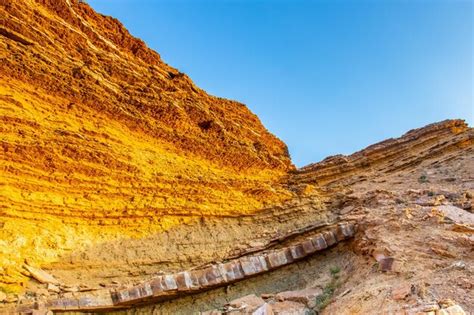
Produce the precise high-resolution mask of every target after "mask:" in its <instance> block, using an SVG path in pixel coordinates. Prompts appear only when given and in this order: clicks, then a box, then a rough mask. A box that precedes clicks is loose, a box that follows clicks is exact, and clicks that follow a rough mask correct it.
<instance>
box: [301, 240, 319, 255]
mask: <svg viewBox="0 0 474 315" xmlns="http://www.w3.org/2000/svg"><path fill="white" fill-rule="evenodd" d="M301 246H302V247H303V250H304V252H305V253H306V254H308V255H309V254H312V253H315V252H316V251H317V249H316V247H315V246H314V245H313V242H312V241H311V240H310V239H309V240H306V241H304V242H302V243H301Z"/></svg>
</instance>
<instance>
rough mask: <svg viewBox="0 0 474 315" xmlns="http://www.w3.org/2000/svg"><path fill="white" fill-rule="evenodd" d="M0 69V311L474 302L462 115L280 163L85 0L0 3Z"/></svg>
mask: <svg viewBox="0 0 474 315" xmlns="http://www.w3.org/2000/svg"><path fill="white" fill-rule="evenodd" d="M0 59H1V62H0V73H1V76H0V146H1V147H0V313H6V312H9V313H18V312H23V313H26V314H33V313H34V314H50V313H48V311H67V310H70V311H87V310H89V311H91V310H92V311H94V310H100V311H104V310H109V311H112V310H117V311H121V310H123V309H132V311H131V312H134V311H137V312H139V313H143V314H148V313H160V312H161V313H165V314H166V313H172V314H175V313H189V312H195V311H205V310H212V309H218V310H216V311H215V312H230V311H232V310H235V309H236V308H237V309H239V310H240V311H242V312H247V313H251V312H254V311H258V312H260V313H259V314H273V313H271V312H274V313H275V314H282V313H283V314H284V312H285V311H287V312H293V313H294V314H300V313H301V314H304V313H305V312H307V311H316V312H320V313H321V312H322V313H324V312H326V313H327V314H378V312H380V311H385V312H392V311H393V312H400V314H412V313H413V314H415V313H417V312H418V313H420V312H425V311H426V312H431V311H432V312H438V313H439V314H448V313H446V312H448V310H450V311H452V310H453V309H455V310H456V311H458V313H456V314H462V313H460V312H462V309H464V310H467V311H468V312H469V311H471V310H472V311H474V298H473V297H472V294H470V293H469V292H471V293H472V283H473V282H474V281H473V279H472V274H473V272H474V270H473V269H472V268H473V266H474V258H473V255H472V253H473V252H472V248H474V240H473V237H474V236H473V232H474V215H473V214H472V211H473V210H472V209H473V189H474V131H473V129H472V128H469V127H468V126H467V124H466V123H465V122H464V121H462V120H446V121H443V122H440V123H435V124H432V125H428V126H426V127H424V128H420V129H415V130H412V131H409V132H408V133H406V134H405V135H403V136H402V137H400V138H398V139H389V140H386V141H383V142H381V143H378V144H375V145H373V146H370V147H368V148H366V149H364V150H362V151H359V152H357V153H354V154H353V155H350V156H334V157H329V158H327V159H325V160H323V161H321V162H319V163H316V164H311V165H309V166H307V167H304V168H301V169H296V168H295V167H294V166H293V165H292V163H291V160H290V157H289V155H288V150H287V147H286V145H285V144H284V143H283V142H282V141H280V140H279V139H278V138H276V137H275V136H274V135H272V134H270V133H269V132H268V131H267V130H266V129H265V127H264V126H263V125H262V124H261V122H260V121H259V119H258V117H256V116H255V115H254V114H253V113H251V112H250V111H249V110H248V108H247V107H246V106H245V105H243V104H240V103H238V102H235V101H230V100H226V99H222V98H218V97H214V96H211V95H208V94H207V93H206V92H204V91H203V90H201V89H199V88H198V87H196V86H195V85H194V84H193V82H192V81H191V80H190V79H189V78H188V77H187V76H186V75H185V74H183V73H181V72H179V71H178V70H176V69H174V68H172V67H170V66H168V65H167V64H165V63H164V62H163V61H162V60H161V58H160V56H159V55H158V54H157V53H156V52H154V51H153V50H151V49H149V48H148V47H147V46H146V45H145V43H144V42H143V41H141V40H139V39H137V38H134V37H133V36H131V35H130V34H129V33H128V31H127V30H126V29H125V28H124V27H123V26H122V24H121V23H120V22H119V21H117V20H116V19H114V18H111V17H107V16H103V15H100V14H98V13H96V12H95V11H94V10H93V9H92V8H91V7H90V6H88V5H87V4H85V3H79V2H78V1H76V0H0ZM315 145H317V144H315ZM323 250H324V252H325V254H322V255H319V254H315V253H317V252H320V251H323ZM336 267H337V268H336ZM221 287H225V289H220V288H221ZM282 291H285V292H282ZM328 292H329V293H328ZM189 293H193V295H189ZM249 294H256V295H258V296H256V295H249ZM236 298H239V299H238V300H235V301H233V302H230V303H228V302H229V301H230V300H232V299H236ZM250 302H251V303H250ZM242 305H245V306H242ZM252 305H253V306H255V307H253V306H252ZM224 309H225V310H224ZM459 309H461V311H459ZM264 312H266V313H264ZM403 312H404V313H403ZM410 312H411V313H410ZM443 312H445V313H443ZM432 314H434V313H432ZM452 314H454V313H452Z"/></svg>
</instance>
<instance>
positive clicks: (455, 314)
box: [436, 305, 466, 315]
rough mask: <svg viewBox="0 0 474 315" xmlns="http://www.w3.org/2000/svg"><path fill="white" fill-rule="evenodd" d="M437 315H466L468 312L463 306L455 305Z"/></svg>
mask: <svg viewBox="0 0 474 315" xmlns="http://www.w3.org/2000/svg"><path fill="white" fill-rule="evenodd" d="M436 315H466V312H465V311H464V310H463V309H462V307H461V306H459V305H453V306H449V307H447V308H443V309H441V310H438V311H436Z"/></svg>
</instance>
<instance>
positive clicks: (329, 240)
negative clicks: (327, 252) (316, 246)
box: [322, 231, 337, 247]
mask: <svg viewBox="0 0 474 315" xmlns="http://www.w3.org/2000/svg"><path fill="white" fill-rule="evenodd" d="M322 234H323V237H324V240H325V241H326V244H327V245H328V247H329V246H332V245H334V244H336V243H337V240H336V236H335V235H334V233H333V232H332V231H324V232H322Z"/></svg>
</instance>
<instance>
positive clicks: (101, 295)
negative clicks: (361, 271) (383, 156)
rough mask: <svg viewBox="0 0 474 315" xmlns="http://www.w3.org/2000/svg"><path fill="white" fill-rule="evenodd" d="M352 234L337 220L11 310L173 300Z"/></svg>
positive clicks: (295, 258) (114, 306)
mask: <svg viewBox="0 0 474 315" xmlns="http://www.w3.org/2000/svg"><path fill="white" fill-rule="evenodd" d="M354 233H355V226H354V224H352V223H340V224H338V225H337V226H336V227H333V228H330V229H326V230H324V231H322V232H320V233H317V234H314V235H312V236H311V237H307V238H304V239H302V240H300V241H297V242H295V243H293V244H292V245H291V246H288V247H282V248H279V249H274V250H269V251H265V252H262V253H256V254H253V255H250V256H244V257H241V258H238V259H233V260H230V261H227V262H225V263H219V264H212V265H209V266H207V267H206V268H203V269H195V270H186V271H181V272H178V273H174V274H167V275H163V276H159V277H156V278H153V279H151V280H148V281H145V282H143V283H142V284H140V285H137V286H134V287H131V288H126V289H119V290H100V291H95V292H91V293H75V294H70V295H71V296H70V297H64V298H60V299H55V300H50V301H46V302H45V303H40V304H35V305H23V306H21V307H19V308H17V309H16V310H12V312H15V311H18V312H31V311H32V310H34V309H37V310H38V311H40V310H41V311H43V312H46V311H49V310H53V311H73V310H82V311H93V310H104V309H119V308H127V307H130V306H131V305H133V306H136V305H140V304H144V303H152V302H157V301H162V300H165V299H172V298H176V297H179V296H183V295H186V294H190V293H197V292H200V291H203V290H209V289H212V288H215V287H219V286H223V285H229V284H231V283H233V282H236V281H241V280H245V279H247V278H249V277H253V276H257V275H259V274H262V273H265V272H269V271H271V270H273V269H276V268H279V267H282V266H285V265H288V264H291V263H292V262H295V261H298V260H301V259H303V258H305V257H307V256H309V255H312V254H314V253H316V252H319V251H322V250H324V249H326V248H328V247H331V246H333V245H335V244H337V243H338V242H341V241H343V240H346V239H348V238H351V237H352V236H353V235H354Z"/></svg>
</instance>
